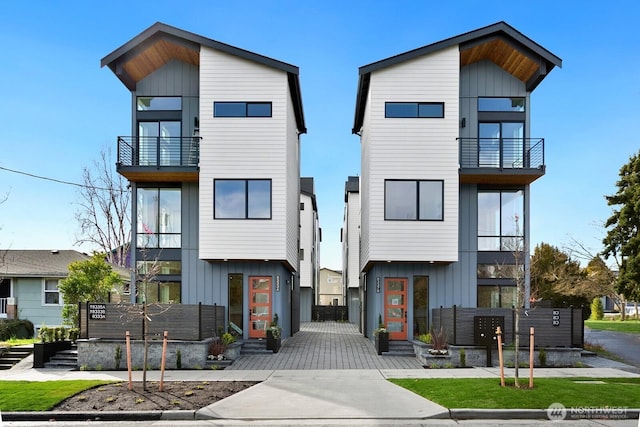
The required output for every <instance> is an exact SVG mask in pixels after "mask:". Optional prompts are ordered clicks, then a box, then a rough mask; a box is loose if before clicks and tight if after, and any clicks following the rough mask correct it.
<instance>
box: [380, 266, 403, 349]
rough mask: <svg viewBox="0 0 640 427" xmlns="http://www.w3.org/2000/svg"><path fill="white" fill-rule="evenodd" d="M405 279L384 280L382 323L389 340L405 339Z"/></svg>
mask: <svg viewBox="0 0 640 427" xmlns="http://www.w3.org/2000/svg"><path fill="white" fill-rule="evenodd" d="M407 284H408V280H407V279H389V278H387V279H384V323H385V325H386V326H387V331H389V339H391V340H406V339H407Z"/></svg>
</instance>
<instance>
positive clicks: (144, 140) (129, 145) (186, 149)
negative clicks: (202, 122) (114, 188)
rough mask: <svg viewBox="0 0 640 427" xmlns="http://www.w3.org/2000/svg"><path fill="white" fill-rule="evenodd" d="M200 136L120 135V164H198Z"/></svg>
mask: <svg viewBox="0 0 640 427" xmlns="http://www.w3.org/2000/svg"><path fill="white" fill-rule="evenodd" d="M200 139H202V138H201V137H199V136H188V137H147V136H119V137H118V164H119V165H120V166H153V167H160V166H187V167H195V166H198V161H199V158H200Z"/></svg>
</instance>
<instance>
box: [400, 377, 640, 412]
mask: <svg viewBox="0 0 640 427" xmlns="http://www.w3.org/2000/svg"><path fill="white" fill-rule="evenodd" d="M390 381H391V382H392V383H394V384H397V385H399V386H401V387H403V388H406V389H407V390H410V391H412V392H414V393H416V394H418V395H420V396H422V397H424V398H426V399H429V400H431V401H433V402H435V403H437V404H439V405H441V406H444V407H446V408H474V409H547V408H548V407H549V405H551V404H552V403H562V404H563V405H564V406H565V407H568V408H569V407H599V408H602V407H628V408H637V407H638V406H640V403H639V402H640V378H534V388H533V389H529V388H516V387H514V386H513V384H514V382H513V378H511V379H508V380H507V386H506V387H501V386H500V379H499V378H456V379H453V378H427V379H404V378H403V379H390ZM601 382H604V384H602V383H601ZM528 384H529V380H528V378H520V385H521V387H528Z"/></svg>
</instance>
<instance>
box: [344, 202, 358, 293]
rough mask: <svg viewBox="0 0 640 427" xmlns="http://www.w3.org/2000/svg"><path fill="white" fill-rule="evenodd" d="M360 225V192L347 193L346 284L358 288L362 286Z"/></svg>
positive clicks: (348, 286)
mask: <svg viewBox="0 0 640 427" xmlns="http://www.w3.org/2000/svg"><path fill="white" fill-rule="evenodd" d="M359 227H360V193H353V192H350V193H348V194H347V229H346V231H347V236H346V238H347V246H348V247H347V269H346V272H347V275H346V277H345V282H346V283H345V286H346V287H347V288H358V287H359V286H360V268H359V267H360V248H359V240H360V236H359V233H358V230H359Z"/></svg>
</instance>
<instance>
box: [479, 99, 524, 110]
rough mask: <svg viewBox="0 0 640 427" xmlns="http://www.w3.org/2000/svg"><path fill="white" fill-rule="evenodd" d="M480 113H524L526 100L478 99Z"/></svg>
mask: <svg viewBox="0 0 640 427" xmlns="http://www.w3.org/2000/svg"><path fill="white" fill-rule="evenodd" d="M478 111H518V112H521V111H524V98H520V97H517V98H478Z"/></svg>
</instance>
